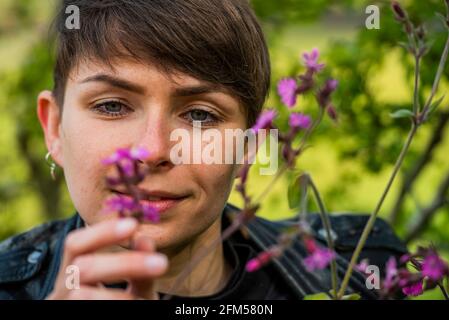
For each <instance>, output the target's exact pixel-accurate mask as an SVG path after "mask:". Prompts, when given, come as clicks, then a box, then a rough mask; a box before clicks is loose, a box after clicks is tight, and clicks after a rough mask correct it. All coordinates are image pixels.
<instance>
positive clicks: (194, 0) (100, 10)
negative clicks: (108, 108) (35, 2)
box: [53, 0, 271, 126]
mask: <svg viewBox="0 0 449 320" xmlns="http://www.w3.org/2000/svg"><path fill="white" fill-rule="evenodd" d="M69 5H76V6H77V7H78V8H79V10H80V29H67V28H66V27H65V21H66V18H67V14H66V13H65V8H66V7H67V6H69ZM54 26H55V31H56V40H57V46H56V64H55V68H54V90H53V94H54V95H55V97H56V100H57V102H58V104H59V105H60V107H62V105H63V104H64V91H65V86H66V83H67V78H68V75H69V73H70V71H71V69H72V68H73V67H74V65H75V64H76V63H78V62H80V61H81V59H86V58H97V59H99V60H100V61H108V62H110V61H111V58H116V57H123V56H126V57H132V58H135V59H138V60H139V61H147V62H149V61H151V62H153V63H155V65H157V66H158V68H163V69H164V70H165V71H167V72H169V73H170V71H177V72H182V73H185V74H187V75H189V76H192V77H195V78H197V79H200V80H203V81H208V82H212V83H215V84H219V85H223V86H225V87H226V88H227V89H229V90H230V92H231V93H232V94H234V95H235V96H236V97H237V98H238V99H239V100H240V101H241V104H242V105H243V107H244V108H245V114H246V119H247V124H248V126H251V125H253V124H254V122H255V119H256V118H257V116H258V114H259V113H260V110H261V108H262V106H263V104H264V102H265V99H266V97H267V95H268V91H269V87H270V75H271V70H270V61H269V53H268V49H267V45H266V42H265V39H264V35H263V32H262V29H261V27H260V25H259V23H258V21H257V19H256V17H255V14H254V12H253V10H252V8H251V6H250V4H249V2H248V0H103V1H100V0H72V1H68V0H63V1H62V3H61V8H60V10H59V13H58V14H57V17H56V19H55V23H54Z"/></svg>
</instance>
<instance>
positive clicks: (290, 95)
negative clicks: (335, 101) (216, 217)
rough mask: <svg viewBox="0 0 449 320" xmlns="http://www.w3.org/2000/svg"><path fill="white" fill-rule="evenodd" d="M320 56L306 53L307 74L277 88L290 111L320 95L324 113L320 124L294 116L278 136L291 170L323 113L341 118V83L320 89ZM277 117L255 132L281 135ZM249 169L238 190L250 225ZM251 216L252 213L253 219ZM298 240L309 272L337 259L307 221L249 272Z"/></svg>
mask: <svg viewBox="0 0 449 320" xmlns="http://www.w3.org/2000/svg"><path fill="white" fill-rule="evenodd" d="M319 56H320V52H319V51H318V49H313V50H312V51H311V52H305V53H303V54H302V59H303V63H304V65H305V67H306V70H305V72H304V73H303V74H300V75H299V76H297V77H296V78H283V79H281V80H280V81H279V83H278V86H277V89H278V93H279V95H280V98H281V101H282V103H283V104H284V105H286V106H287V108H288V109H289V110H290V109H292V108H294V107H295V105H296V103H297V97H298V96H299V95H305V94H307V93H309V92H316V93H315V100H316V102H317V104H318V107H319V109H320V116H319V117H318V118H317V119H316V121H312V117H311V116H309V115H307V114H304V113H300V112H291V113H290V114H289V118H288V125H289V126H288V131H287V132H279V134H278V136H279V141H280V143H281V150H282V152H281V155H282V158H283V160H284V161H285V164H286V167H287V168H294V166H295V163H296V159H297V158H298V156H299V155H300V154H301V152H302V151H303V149H304V146H305V142H306V139H307V138H308V136H309V134H310V133H311V131H312V130H313V129H314V127H315V126H317V125H318V124H319V123H320V121H321V119H322V117H321V114H322V113H323V111H325V110H328V111H327V112H328V114H329V115H330V116H331V118H332V119H333V120H336V118H337V115H336V111H335V107H334V106H333V105H332V103H331V95H332V93H333V92H334V91H335V90H336V88H337V85H338V82H337V81H336V80H333V79H327V80H326V81H325V83H324V85H323V86H322V87H319V86H318V85H317V84H316V82H317V81H316V78H317V75H318V74H319V73H320V72H321V71H322V70H323V69H324V67H325V64H323V63H319V61H318V60H319ZM276 116H277V112H276V111H274V110H271V109H270V110H267V111H265V112H263V113H262V114H261V115H260V116H259V118H258V119H257V121H256V123H255V125H254V126H253V127H252V130H253V132H254V133H257V132H259V130H261V129H277V130H278V131H279V128H277V127H276V126H275V124H274V120H275V119H276ZM301 133H303V135H302V143H300V145H299V147H295V146H294V141H295V139H296V137H297V136H298V135H300V134H301ZM249 168H250V166H249V165H244V166H243V167H242V169H241V171H240V175H239V177H240V183H239V184H238V185H237V186H236V190H237V191H238V192H239V193H240V194H241V195H242V197H243V199H244V203H245V208H244V210H243V211H242V213H241V215H244V216H245V218H240V219H236V220H239V221H240V222H247V221H249V219H250V218H251V217H254V214H255V212H254V210H253V211H251V210H248V208H251V198H250V197H249V196H248V194H247V192H246V182H247V178H248V172H249ZM253 207H254V206H253ZM245 212H246V213H245ZM248 212H251V213H252V215H251V217H250V215H249V214H248ZM295 237H299V238H300V239H302V241H303V243H304V244H305V247H306V249H307V252H308V256H307V257H306V258H305V259H304V264H305V266H306V268H307V269H308V270H309V271H313V270H316V269H324V268H326V267H327V266H328V265H329V263H330V262H331V261H332V260H333V259H334V258H335V252H333V251H332V250H330V249H329V248H322V247H320V246H318V245H317V244H316V243H315V241H314V239H313V236H312V234H311V232H310V228H309V227H307V226H305V222H304V221H300V223H299V224H298V228H296V229H295V231H294V232H293V233H292V232H291V230H290V231H289V232H287V233H286V234H284V235H282V236H281V237H280V239H278V243H277V244H276V245H274V246H272V247H270V248H268V249H267V250H265V251H264V252H262V253H260V254H259V255H258V256H257V257H255V258H254V259H252V260H250V261H249V262H248V263H247V266H246V269H247V271H249V272H252V271H256V270H258V269H259V268H261V267H263V266H264V265H265V264H267V263H268V262H269V261H271V260H272V259H273V258H277V257H279V256H280V255H281V254H282V253H283V251H284V250H285V249H286V248H287V247H288V246H289V245H290V244H291V242H292V239H293V238H295Z"/></svg>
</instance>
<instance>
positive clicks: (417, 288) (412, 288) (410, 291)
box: [402, 281, 424, 297]
mask: <svg viewBox="0 0 449 320" xmlns="http://www.w3.org/2000/svg"><path fill="white" fill-rule="evenodd" d="M402 292H403V293H404V294H405V295H407V296H413V297H416V296H419V295H421V294H422V293H423V292H424V290H423V283H422V281H419V282H417V283H414V284H411V285H409V286H406V287H403V288H402Z"/></svg>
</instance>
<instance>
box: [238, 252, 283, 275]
mask: <svg viewBox="0 0 449 320" xmlns="http://www.w3.org/2000/svg"><path fill="white" fill-rule="evenodd" d="M280 254H281V251H280V250H279V248H277V247H272V248H271V249H268V250H267V251H264V252H261V253H260V254H259V255H258V256H257V257H255V258H253V259H251V260H249V261H248V262H247V264H246V266H245V269H246V271H248V272H254V271H257V270H259V269H260V268H262V267H263V266H264V265H266V264H267V263H268V262H270V261H271V259H272V258H274V257H278V256H279V255H280Z"/></svg>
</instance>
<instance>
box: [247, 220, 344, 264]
mask: <svg viewBox="0 0 449 320" xmlns="http://www.w3.org/2000/svg"><path fill="white" fill-rule="evenodd" d="M296 237H299V238H300V239H301V240H302V242H303V244H304V247H305V248H306V251H307V256H306V257H305V258H304V260H303V261H304V266H305V267H306V269H307V270H308V271H309V272H313V271H315V270H322V269H325V268H327V267H328V266H329V264H330V263H331V262H332V260H334V259H335V257H336V253H335V252H334V251H333V250H330V249H329V248H326V247H322V246H320V245H318V244H317V242H316V241H315V239H314V237H313V236H312V233H311V229H310V226H309V225H308V224H307V223H306V222H305V221H300V223H299V224H298V225H297V226H296V227H293V228H289V229H287V230H286V231H285V233H284V234H282V235H281V236H280V237H279V239H278V243H277V244H276V245H273V246H271V247H270V248H268V249H267V250H265V251H263V252H261V253H260V254H259V255H258V256H257V257H256V258H254V259H251V260H249V261H248V263H247V264H246V270H247V271H248V272H253V271H257V270H258V269H260V268H261V267H263V266H264V265H266V264H267V263H268V262H270V261H271V260H272V259H273V258H277V257H279V256H281V255H282V253H283V252H284V251H285V250H286V249H287V248H288V247H289V246H290V245H291V244H292V242H293V240H294V238H296Z"/></svg>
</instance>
